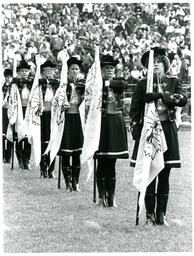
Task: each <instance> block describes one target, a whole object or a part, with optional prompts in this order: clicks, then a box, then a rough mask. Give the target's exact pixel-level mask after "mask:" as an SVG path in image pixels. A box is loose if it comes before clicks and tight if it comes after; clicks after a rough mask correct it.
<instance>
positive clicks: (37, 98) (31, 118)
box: [24, 55, 44, 166]
mask: <svg viewBox="0 0 194 256" xmlns="http://www.w3.org/2000/svg"><path fill="white" fill-rule="evenodd" d="M43 61H44V60H43ZM43 61H41V58H40V56H39V55H36V64H37V68H36V74H35V78H34V81H33V85H32V88H31V91H30V96H29V100H28V104H27V108H26V114H25V119H24V129H25V133H26V135H27V137H28V142H29V143H30V144H32V150H33V154H34V162H35V166H38V165H39V164H40V160H41V127H40V126H41V121H40V115H41V113H42V111H43V95H42V87H41V86H39V78H40V65H41V64H42V62H43Z"/></svg>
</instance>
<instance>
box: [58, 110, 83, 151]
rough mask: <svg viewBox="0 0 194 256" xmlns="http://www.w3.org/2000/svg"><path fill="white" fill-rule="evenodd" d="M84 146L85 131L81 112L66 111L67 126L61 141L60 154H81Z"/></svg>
mask: <svg viewBox="0 0 194 256" xmlns="http://www.w3.org/2000/svg"><path fill="white" fill-rule="evenodd" d="M82 146H83V132H82V126H81V119H80V115H79V113H71V114H70V113H66V115H65V126H64V131H63V137H62V141H61V147H60V152H59V153H60V154H62V155H71V154H73V153H74V154H81V152H82Z"/></svg>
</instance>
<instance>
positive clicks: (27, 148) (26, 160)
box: [22, 138, 31, 170]
mask: <svg viewBox="0 0 194 256" xmlns="http://www.w3.org/2000/svg"><path fill="white" fill-rule="evenodd" d="M23 144H24V148H23V151H22V156H23V165H24V169H25V170H31V166H30V156H31V144H30V143H28V139H26V138H25V139H24V141H23Z"/></svg>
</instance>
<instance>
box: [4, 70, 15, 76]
mask: <svg viewBox="0 0 194 256" xmlns="http://www.w3.org/2000/svg"><path fill="white" fill-rule="evenodd" d="M3 74H4V77H6V76H13V71H12V70H11V69H10V68H7V69H5V70H4V72H3Z"/></svg>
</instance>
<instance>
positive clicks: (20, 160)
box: [16, 141, 24, 169]
mask: <svg viewBox="0 0 194 256" xmlns="http://www.w3.org/2000/svg"><path fill="white" fill-rule="evenodd" d="M22 143H23V141H20V142H18V141H17V142H16V156H17V159H18V164H19V168H20V169H24V163H23V157H22Z"/></svg>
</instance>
